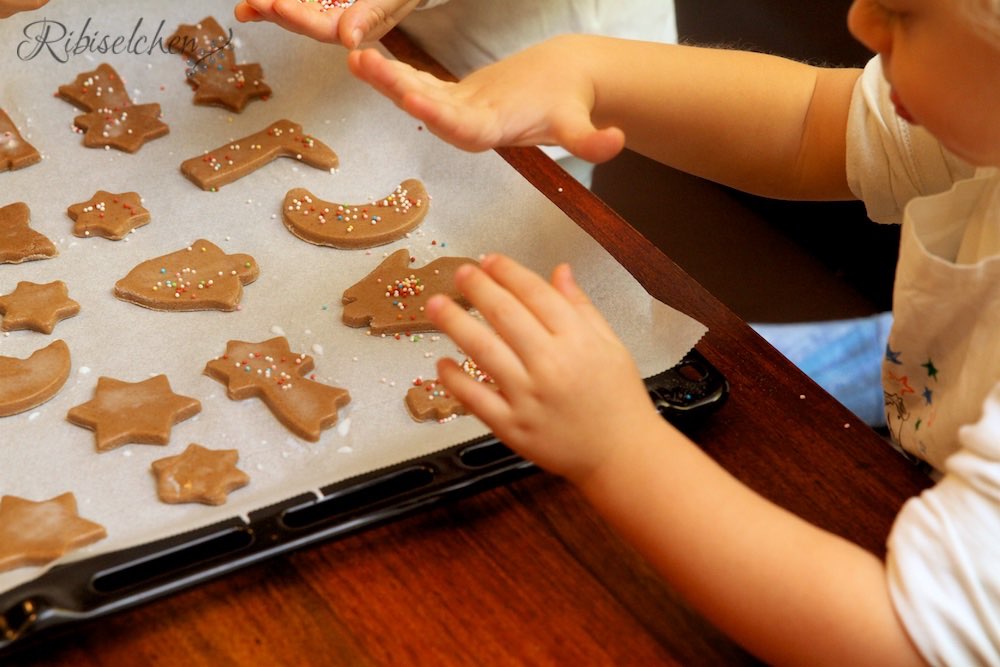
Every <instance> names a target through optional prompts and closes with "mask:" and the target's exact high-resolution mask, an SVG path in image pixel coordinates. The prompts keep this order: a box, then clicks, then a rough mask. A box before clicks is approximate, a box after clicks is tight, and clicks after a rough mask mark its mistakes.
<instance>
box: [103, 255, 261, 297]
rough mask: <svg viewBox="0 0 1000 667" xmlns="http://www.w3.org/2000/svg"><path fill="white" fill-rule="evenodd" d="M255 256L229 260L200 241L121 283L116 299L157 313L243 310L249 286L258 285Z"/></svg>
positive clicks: (144, 265)
mask: <svg viewBox="0 0 1000 667" xmlns="http://www.w3.org/2000/svg"><path fill="white" fill-rule="evenodd" d="M259 271H260V270H259V268H258V266H257V262H256V260H254V258H253V257H251V256H250V255H244V254H237V253H234V254H232V255H227V254H226V253H225V252H224V251H223V250H222V248H220V247H219V246H217V245H215V244H214V243H211V242H209V241H206V240H205V239H198V240H197V241H195V242H194V243H192V244H191V245H189V246H188V247H186V248H183V249H181V250H177V251H176V252H172V253H170V254H168V255H162V256H160V257H154V258H153V259H148V260H146V261H145V262H142V263H141V264H139V265H137V266H136V267H135V268H134V269H132V270H131V271H129V272H128V275H127V276H125V277H124V278H122V279H121V280H119V281H118V282H116V283H115V290H114V293H115V296H116V297H118V298H119V299H121V300H123V301H130V302H132V303H134V304H136V305H139V306H143V307H145V308H152V309H153V310H226V311H232V310H236V309H237V308H238V307H239V304H240V299H241V298H242V297H243V286H244V285H248V284H250V283H252V282H253V281H254V280H256V279H257V275H258V274H259Z"/></svg>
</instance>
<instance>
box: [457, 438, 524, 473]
mask: <svg viewBox="0 0 1000 667" xmlns="http://www.w3.org/2000/svg"><path fill="white" fill-rule="evenodd" d="M515 458H518V456H517V454H515V453H514V452H513V450H511V449H510V447H508V446H507V445H505V444H503V443H502V442H500V441H499V440H489V441H487V442H480V443H477V444H475V445H469V446H468V447H466V448H465V449H463V450H461V451H460V452H459V453H458V460H459V462H460V463H461V464H462V465H463V466H465V467H466V468H485V467H486V466H490V465H493V464H495V463H499V462H501V461H506V460H508V459H515Z"/></svg>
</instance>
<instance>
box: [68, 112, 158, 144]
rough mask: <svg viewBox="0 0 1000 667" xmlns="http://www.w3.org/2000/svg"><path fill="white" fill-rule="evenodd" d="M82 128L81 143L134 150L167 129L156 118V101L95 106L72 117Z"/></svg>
mask: <svg viewBox="0 0 1000 667" xmlns="http://www.w3.org/2000/svg"><path fill="white" fill-rule="evenodd" d="M73 124H74V125H76V126H77V127H78V128H80V129H81V130H83V145H84V146H86V147H87V148H104V147H105V146H107V147H110V148H117V149H118V150H120V151H125V152H126V153H135V152H136V151H137V150H139V149H140V148H142V147H143V145H144V144H145V143H146V142H147V141H152V140H153V139H158V138H160V137H162V136H164V135H166V134H167V133H169V132H170V128H169V127H168V126H167V124H166V123H164V122H163V121H161V120H160V105H159V104H135V105H132V106H129V107H126V108H124V109H107V108H102V109H96V110H94V111H91V112H89V113H85V114H83V115H82V116H77V117H76V118H74V119H73Z"/></svg>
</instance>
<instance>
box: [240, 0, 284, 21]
mask: <svg viewBox="0 0 1000 667" xmlns="http://www.w3.org/2000/svg"><path fill="white" fill-rule="evenodd" d="M241 4H244V5H246V6H247V7H249V8H250V9H252V10H254V11H255V12H257V15H258V16H259V17H260V19H261V20H264V21H273V20H275V19H276V18H277V16H276V15H275V13H274V0H244V1H243V2H242V3H241Z"/></svg>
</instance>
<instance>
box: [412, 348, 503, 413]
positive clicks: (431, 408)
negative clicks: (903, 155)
mask: <svg viewBox="0 0 1000 667" xmlns="http://www.w3.org/2000/svg"><path fill="white" fill-rule="evenodd" d="M462 370H463V371H465V372H466V374H467V375H468V376H469V377H471V378H472V379H473V380H475V381H476V382H482V383H486V384H488V385H489V386H490V387H491V388H493V389H498V388H497V386H496V383H494V381H493V378H492V377H490V376H489V375H487V374H486V373H484V372H483V371H481V370H480V369H479V367H478V366H477V365H476V363H475V362H474V361H472V359H469V358H468V357H466V358H465V360H464V361H462ZM405 402H406V409H407V410H409V412H410V416H411V417H413V418H414V419H415V420H417V421H418V422H425V421H430V420H432V419H433V420H435V421H437V422H446V421H451V420H452V419H454V418H455V417H458V416H461V415H465V414H468V411H467V410H466V409H465V406H464V405H462V404H461V403H459V402H458V399H457V398H455V397H454V396H452V395H451V394H450V393H448V390H447V389H445V386H444V385H443V384H441V382H440V381H439V380H436V379H434V380H424V379H423V378H417V379H416V380H414V381H413V386H412V387H410V389H409V390H408V391H407V392H406V401H405Z"/></svg>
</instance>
